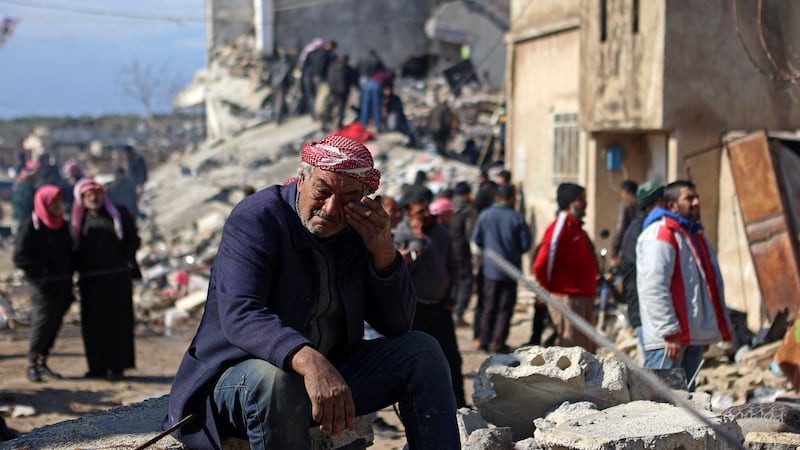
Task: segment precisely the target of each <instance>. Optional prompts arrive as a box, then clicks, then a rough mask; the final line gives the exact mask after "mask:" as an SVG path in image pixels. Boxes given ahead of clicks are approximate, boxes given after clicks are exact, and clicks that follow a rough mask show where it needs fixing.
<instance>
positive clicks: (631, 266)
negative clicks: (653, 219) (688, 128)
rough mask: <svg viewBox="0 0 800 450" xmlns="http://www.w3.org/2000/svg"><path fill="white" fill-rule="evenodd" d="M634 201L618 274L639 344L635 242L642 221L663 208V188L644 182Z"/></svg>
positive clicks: (640, 322)
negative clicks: (634, 210)
mask: <svg viewBox="0 0 800 450" xmlns="http://www.w3.org/2000/svg"><path fill="white" fill-rule="evenodd" d="M636 200H637V204H638V205H639V214H638V215H637V216H636V217H635V218H634V219H633V221H632V222H631V223H630V225H628V229H627V230H626V231H625V235H624V236H623V237H622V244H621V246H620V263H619V273H620V275H621V276H622V294H623V296H624V298H625V303H626V304H627V305H628V322H630V324H631V326H632V327H633V329H634V331H636V336H637V337H638V338H639V344H640V345H641V346H642V348H644V344H643V343H642V318H641V316H639V294H638V293H637V292H636V240H637V239H638V238H639V235H640V234H641V233H642V225H643V224H644V219H645V218H647V215H648V214H649V213H650V211H652V210H653V209H654V208H656V207H659V208H663V207H664V206H666V204H665V203H664V186H663V185H660V184H657V183H655V182H653V181H645V182H644V183H642V184H641V185H639V187H638V188H637V189H636Z"/></svg>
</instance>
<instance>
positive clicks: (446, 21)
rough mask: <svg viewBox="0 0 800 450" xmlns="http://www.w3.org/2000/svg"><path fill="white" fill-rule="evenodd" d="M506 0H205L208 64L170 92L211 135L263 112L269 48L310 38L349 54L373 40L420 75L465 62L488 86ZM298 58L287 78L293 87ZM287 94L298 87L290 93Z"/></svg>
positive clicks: (249, 122) (496, 66) (294, 49)
mask: <svg viewBox="0 0 800 450" xmlns="http://www.w3.org/2000/svg"><path fill="white" fill-rule="evenodd" d="M508 5H509V0H492V1H488V2H478V1H475V0H459V1H449V2H448V1H442V0H412V1H406V2H401V3H398V2H393V1H390V0H378V1H371V2H359V1H356V0H336V1H322V2H309V3H302V2H301V3H298V2H294V1H288V0H284V1H280V0H207V2H206V13H207V16H208V18H209V20H208V26H207V33H206V35H207V50H208V67H206V68H205V69H202V70H200V71H198V72H197V73H196V74H195V77H194V80H193V81H192V83H191V84H190V85H188V86H186V87H185V88H184V89H183V90H182V91H181V92H180V93H179V94H178V95H177V96H176V98H175V101H174V103H175V106H176V107H179V108H190V107H197V106H204V107H205V110H206V118H207V132H208V137H209V139H211V140H216V139H221V138H223V137H224V136H227V135H230V134H231V133H234V132H238V131H239V130H241V129H243V128H246V127H248V126H253V125H254V124H256V123H260V122H263V121H265V120H268V119H269V118H270V116H271V113H270V111H269V105H268V103H269V99H270V96H271V90H270V87H269V86H268V85H266V84H265V83H264V77H265V74H266V72H267V71H268V69H269V66H270V61H271V58H272V56H273V55H274V54H275V52H276V50H277V49H279V48H280V49H282V50H284V51H286V52H287V53H289V54H293V55H295V56H297V55H299V54H300V53H301V51H302V50H303V48H304V47H305V46H306V45H307V44H309V42H311V41H312V40H314V39H316V38H322V39H324V40H330V41H336V42H337V43H338V49H339V50H338V53H339V54H347V55H349V56H350V61H351V62H357V61H359V60H360V59H362V58H364V57H365V56H366V55H367V54H368V53H369V51H370V50H373V49H374V50H376V51H377V53H378V54H379V55H380V57H381V59H382V60H383V62H384V63H385V64H386V66H387V67H388V68H389V69H390V70H392V71H393V72H395V73H396V74H397V75H398V76H407V77H413V78H418V79H420V78H421V79H424V78H426V77H427V76H428V75H429V74H441V73H442V71H443V70H444V69H446V68H448V67H451V66H453V65H458V64H465V63H464V61H468V63H466V64H467V67H466V68H465V69H464V70H466V71H467V72H468V75H469V76H468V78H469V79H473V80H475V81H476V82H478V83H482V84H483V85H485V87H486V88H487V89H488V90H495V91H497V90H499V89H500V88H501V87H502V84H503V82H504V74H505V54H506V47H505V41H504V35H505V32H506V31H508V26H509V25H508V22H507V17H508V7H509V6H508ZM299 70H300V68H299V67H295V73H294V76H293V79H294V83H293V84H294V86H295V88H296V90H299V89H300V88H299V85H300V80H299V76H300V73H299ZM289 97H290V98H289V99H288V100H289V103H290V110H291V109H293V108H292V106H291V104H292V103H296V102H297V101H299V94H291V93H290V95H289Z"/></svg>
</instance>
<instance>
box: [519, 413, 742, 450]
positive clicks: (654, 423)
mask: <svg viewBox="0 0 800 450" xmlns="http://www.w3.org/2000/svg"><path fill="white" fill-rule="evenodd" d="M701 414H703V415H704V416H705V417H707V418H708V419H709V420H710V421H711V422H712V423H714V424H715V425H716V426H718V427H719V428H721V429H722V430H724V431H725V432H726V433H728V434H729V435H731V436H733V438H734V439H735V440H737V442H738V443H741V442H742V440H743V439H742V433H741V429H740V428H739V426H738V425H737V424H736V422H735V421H734V420H733V419H732V418H731V417H728V416H722V415H716V414H714V413H712V412H709V411H701ZM533 437H534V438H535V440H536V444H537V445H538V446H539V447H541V448H542V449H553V450H555V449H558V450H568V449H574V450H590V449H598V448H603V449H640V448H654V449H677V448H680V449H684V450H707V449H730V448H736V447H734V446H733V445H732V444H731V443H729V442H728V441H726V440H725V439H724V438H723V437H722V436H719V435H717V433H716V432H715V431H714V430H713V429H711V428H709V427H708V426H707V425H705V424H704V423H702V422H701V421H699V420H698V419H697V418H696V417H695V416H693V415H692V414H691V413H689V412H688V411H685V410H683V409H681V408H679V407H677V406H673V405H669V404H666V403H656V402H649V401H635V402H630V403H625V404H622V405H617V406H613V407H611V408H607V409H605V410H603V411H599V412H597V413H595V414H590V415H586V416H583V417H581V418H579V419H574V420H566V421H563V422H561V423H558V424H555V425H554V426H550V427H540V428H537V429H536V431H535V432H534V435H533Z"/></svg>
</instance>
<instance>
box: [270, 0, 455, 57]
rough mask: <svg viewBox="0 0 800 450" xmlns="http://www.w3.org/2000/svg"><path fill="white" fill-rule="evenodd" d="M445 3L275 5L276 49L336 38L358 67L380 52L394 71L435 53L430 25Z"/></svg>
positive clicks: (383, 0) (384, 0) (344, 0)
mask: <svg viewBox="0 0 800 450" xmlns="http://www.w3.org/2000/svg"><path fill="white" fill-rule="evenodd" d="M441 3H444V2H443V1H442V0H405V1H402V2H396V1H392V0H372V1H369V2H364V1H360V0H341V1H336V2H316V3H314V4H313V7H310V6H307V7H303V6H302V5H301V6H298V7H292V5H291V2H289V1H285V0H284V1H277V2H276V4H275V45H276V46H277V47H285V48H302V47H303V46H304V45H306V44H307V43H308V42H309V41H311V40H312V39H314V38H316V37H321V38H323V39H326V40H335V41H337V43H338V44H339V53H340V54H348V55H350V60H351V61H353V62H354V63H355V62H357V61H358V59H359V58H362V57H364V56H366V55H367V53H368V51H369V50H370V49H375V50H377V51H378V54H379V55H380V56H381V58H382V59H383V62H384V63H385V64H386V65H387V66H389V67H397V66H399V65H400V64H401V63H402V62H403V61H404V60H405V59H406V58H408V57H409V56H413V55H422V54H425V53H428V52H429V50H430V45H431V43H430V39H428V37H427V36H426V35H425V31H424V25H425V21H426V20H428V18H429V17H430V16H431V14H432V13H433V11H434V10H435V8H436V7H437V6H439V5H440V4H441Z"/></svg>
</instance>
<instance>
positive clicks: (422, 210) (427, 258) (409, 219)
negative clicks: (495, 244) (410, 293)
mask: <svg viewBox="0 0 800 450" xmlns="http://www.w3.org/2000/svg"><path fill="white" fill-rule="evenodd" d="M430 197H431V196H430V191H429V190H428V189H427V188H423V187H418V188H414V189H412V190H411V191H409V192H408V194H407V195H406V196H405V198H404V205H403V207H404V210H405V219H404V220H403V221H402V222H400V224H399V225H397V228H396V229H395V233H394V243H395V246H396V247H397V248H398V249H399V251H400V253H401V254H403V255H404V257H405V258H406V263H407V264H408V269H409V272H410V273H411V282H412V283H413V284H414V289H415V290H416V291H417V311H416V314H415V315H414V321H413V323H412V325H411V328H412V329H414V330H418V331H423V332H425V333H428V334H429V335H431V336H433V337H434V338H435V339H436V340H437V341H438V342H439V345H441V347H442V351H444V355H445V357H446V358H447V362H448V363H449V364H450V376H451V378H452V382H453V392H454V393H455V396H456V406H457V407H458V408H461V407H464V406H466V400H465V397H464V377H463V376H462V374H461V355H460V354H459V352H458V342H457V341H456V332H455V326H454V325H453V317H452V313H453V307H454V304H455V289H456V285H457V280H458V263H457V262H456V259H455V255H454V253H453V247H452V245H451V241H450V232H449V231H448V229H447V227H446V226H445V225H442V224H438V223H436V220H435V217H434V216H433V215H431V213H430V210H429V209H428V206H429V202H430Z"/></svg>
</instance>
